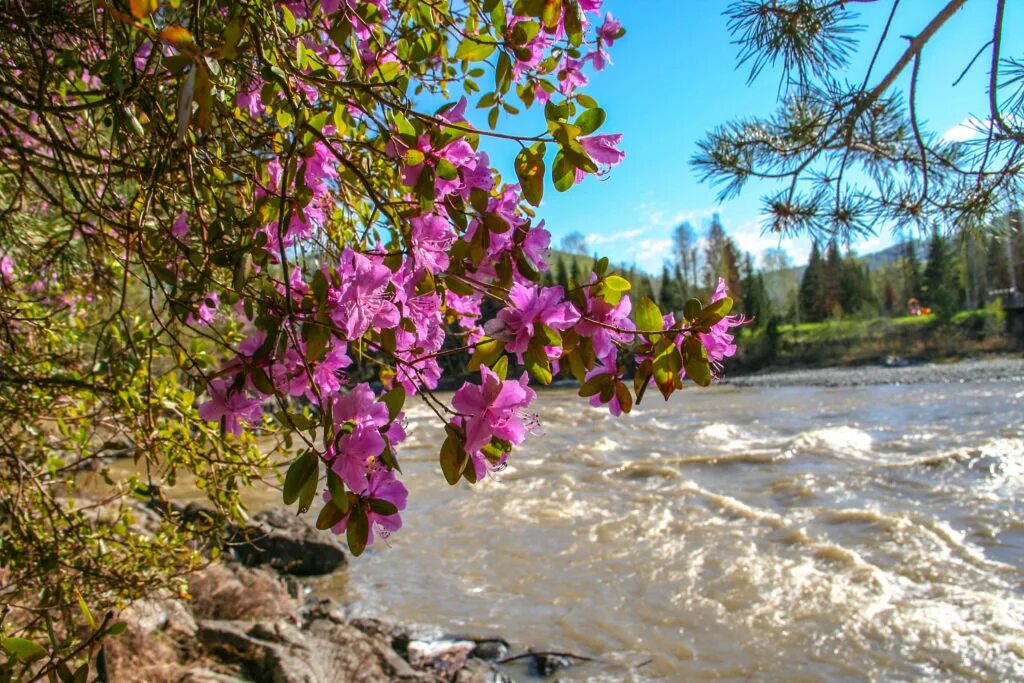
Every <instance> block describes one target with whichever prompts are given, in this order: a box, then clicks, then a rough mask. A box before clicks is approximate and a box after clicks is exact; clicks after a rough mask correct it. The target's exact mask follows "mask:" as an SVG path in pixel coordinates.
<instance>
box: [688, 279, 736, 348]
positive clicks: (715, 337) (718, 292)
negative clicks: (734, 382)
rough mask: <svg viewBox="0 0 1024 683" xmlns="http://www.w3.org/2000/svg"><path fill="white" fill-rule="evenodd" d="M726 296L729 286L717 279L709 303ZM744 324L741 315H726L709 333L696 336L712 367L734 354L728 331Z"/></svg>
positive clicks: (734, 346)
mask: <svg viewBox="0 0 1024 683" xmlns="http://www.w3.org/2000/svg"><path fill="white" fill-rule="evenodd" d="M727 296H729V286H728V285H727V284H726V282H725V280H724V279H723V278H718V287H717V288H715V294H714V296H712V297H711V302H712V303H714V302H716V301H719V300H721V299H724V298H725V297H727ZM746 322H748V321H747V320H746V319H745V318H744V317H743V316H742V315H727V316H725V317H724V318H722V319H721V320H719V321H718V322H717V323H715V324H714V325H712V327H711V330H710V332H708V333H699V334H698V335H697V337H698V338H699V339H700V343H701V344H703V345H704V348H705V349H707V352H708V359H709V360H710V361H711V363H712V364H713V365H715V366H721V363H722V361H723V360H725V359H726V358H730V357H732V356H734V355H735V354H736V344H735V343H734V342H733V335H731V334H729V330H730V329H731V328H733V327H737V326H739V325H743V324H745V323H746Z"/></svg>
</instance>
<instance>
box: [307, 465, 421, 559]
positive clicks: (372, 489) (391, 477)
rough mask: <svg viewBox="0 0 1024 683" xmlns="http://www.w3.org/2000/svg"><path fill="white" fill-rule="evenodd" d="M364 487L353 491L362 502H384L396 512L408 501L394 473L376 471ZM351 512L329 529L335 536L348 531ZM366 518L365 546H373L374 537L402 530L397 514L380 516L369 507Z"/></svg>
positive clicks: (406, 491) (405, 491)
mask: <svg viewBox="0 0 1024 683" xmlns="http://www.w3.org/2000/svg"><path fill="white" fill-rule="evenodd" d="M364 484H365V485H364V486H362V487H360V488H358V489H353V491H354V492H355V493H356V495H358V496H359V497H360V498H361V499H363V500H367V501H370V500H384V501H387V502H389V503H391V504H392V505H394V506H395V508H397V509H398V510H404V509H405V506H406V504H407V502H408V499H409V492H408V490H407V489H406V488H405V485H404V484H403V483H402V482H400V481H399V480H398V478H397V477H396V476H395V473H394V472H391V471H388V470H384V469H377V470H375V471H374V472H373V473H372V474H371V475H370V477H369V479H368V480H366V481H365V482H364ZM329 498H330V493H328V492H325V493H324V500H328V499H329ZM351 517H352V511H351V510H350V511H349V512H348V514H346V515H345V516H344V517H342V519H341V521H340V522H338V523H337V524H335V525H334V526H333V527H331V531H332V532H333V533H335V534H343V533H345V531H346V530H347V529H348V522H349V519H351ZM366 517H367V521H368V522H369V527H370V533H369V537H368V538H367V539H366V545H373V540H374V537H375V536H380V537H381V538H387V537H388V536H390V535H391V534H393V533H395V532H396V531H398V530H399V529H401V528H402V516H401V515H400V514H398V513H397V512H396V513H395V514H393V515H382V514H380V513H379V512H375V511H374V510H373V509H372V508H370V507H369V506H367V507H366Z"/></svg>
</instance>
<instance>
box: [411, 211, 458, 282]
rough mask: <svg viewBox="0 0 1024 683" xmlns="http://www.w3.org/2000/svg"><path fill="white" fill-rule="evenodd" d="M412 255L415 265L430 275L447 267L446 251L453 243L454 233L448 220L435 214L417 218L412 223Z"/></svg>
mask: <svg viewBox="0 0 1024 683" xmlns="http://www.w3.org/2000/svg"><path fill="white" fill-rule="evenodd" d="M411 223H412V234H411V236H410V241H411V242H412V255H413V258H415V259H416V263H417V265H419V266H420V267H422V268H425V269H427V270H428V271H430V272H431V273H440V272H441V271H443V270H444V269H445V268H447V267H448V251H449V250H450V249H451V248H452V243H454V242H455V232H454V231H453V230H452V227H451V225H450V224H449V222H448V219H447V218H446V217H445V216H441V215H439V214H436V213H432V214H427V215H425V216H417V217H416V218H413V219H412V221H411Z"/></svg>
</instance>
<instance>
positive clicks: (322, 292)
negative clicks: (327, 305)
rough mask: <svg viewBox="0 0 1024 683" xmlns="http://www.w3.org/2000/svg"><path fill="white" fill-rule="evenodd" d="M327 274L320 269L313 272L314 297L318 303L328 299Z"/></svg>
mask: <svg viewBox="0 0 1024 683" xmlns="http://www.w3.org/2000/svg"><path fill="white" fill-rule="evenodd" d="M327 290H328V283H327V276H326V275H324V271H322V270H318V271H316V272H315V273H313V299H314V301H316V302H317V303H318V304H323V302H325V301H327Z"/></svg>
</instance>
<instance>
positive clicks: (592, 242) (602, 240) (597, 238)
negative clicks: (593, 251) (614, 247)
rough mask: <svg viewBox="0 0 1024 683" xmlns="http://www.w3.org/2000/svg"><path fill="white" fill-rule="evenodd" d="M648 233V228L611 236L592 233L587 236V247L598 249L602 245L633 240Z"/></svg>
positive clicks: (625, 231) (614, 233)
mask: <svg viewBox="0 0 1024 683" xmlns="http://www.w3.org/2000/svg"><path fill="white" fill-rule="evenodd" d="M645 232H647V228H633V229H632V230H623V231H622V232H613V233H612V234H610V235H602V234H600V233H597V232H592V233H590V234H589V235H587V246H588V247H596V246H598V245H600V244H612V243H615V242H620V241H624V240H629V239H633V238H634V237H639V236H640V235H642V234H644V233H645Z"/></svg>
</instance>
